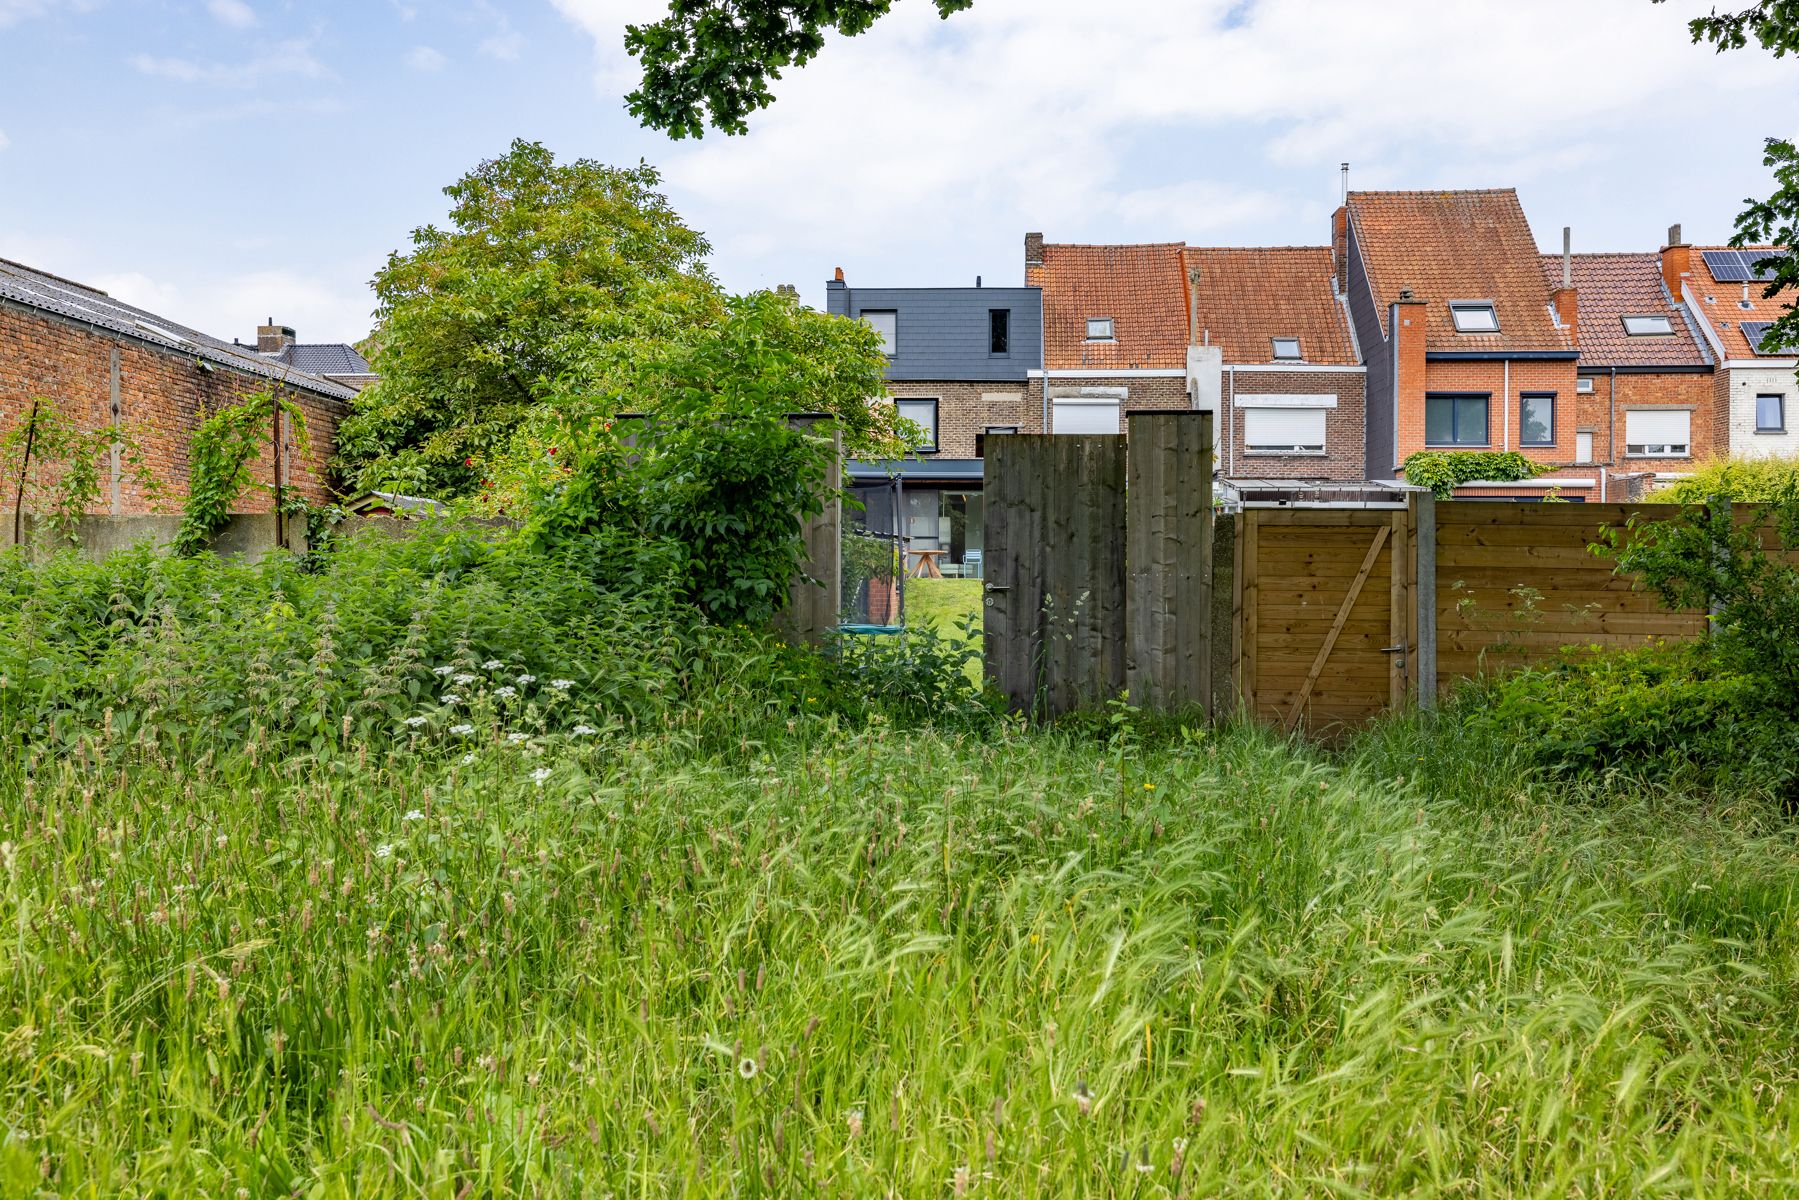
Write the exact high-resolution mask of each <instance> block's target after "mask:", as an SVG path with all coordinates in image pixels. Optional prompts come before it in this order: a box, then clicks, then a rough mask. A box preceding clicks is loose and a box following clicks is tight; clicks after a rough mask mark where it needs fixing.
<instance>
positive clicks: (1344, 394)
mask: <svg viewBox="0 0 1799 1200" xmlns="http://www.w3.org/2000/svg"><path fill="white" fill-rule="evenodd" d="M1226 374H1227V378H1228V379H1229V380H1231V382H1228V383H1226V385H1225V397H1224V408H1225V411H1226V412H1227V413H1228V414H1229V425H1230V439H1231V440H1230V445H1229V446H1228V447H1226V446H1224V445H1220V446H1219V448H1218V467H1219V470H1220V471H1221V472H1224V473H1225V475H1226V476H1227V477H1228V478H1232V479H1256V478H1263V479H1268V478H1281V479H1332V480H1361V479H1365V478H1367V454H1366V449H1365V445H1364V441H1365V438H1366V433H1367V425H1366V407H1367V406H1366V400H1365V394H1364V392H1365V387H1366V384H1367V376H1366V375H1364V374H1362V373H1361V372H1360V371H1343V372H1335V371H1332V372H1328V373H1327V372H1321V371H1291V372H1287V371H1280V372H1275V371H1238V372H1227V373H1226ZM1282 394H1286V395H1304V396H1319V395H1331V396H1335V397H1336V398H1337V407H1335V408H1333V409H1329V410H1327V412H1326V414H1325V420H1324V454H1323V456H1318V455H1305V456H1297V455H1295V456H1288V455H1280V454H1251V453H1249V449H1248V447H1247V446H1246V445H1245V443H1244V424H1245V422H1244V416H1243V406H1242V404H1241V403H1240V402H1241V400H1242V399H1243V398H1245V397H1250V396H1256V395H1263V396H1266V395H1282ZM1220 441H1221V442H1222V435H1221V436H1220Z"/></svg>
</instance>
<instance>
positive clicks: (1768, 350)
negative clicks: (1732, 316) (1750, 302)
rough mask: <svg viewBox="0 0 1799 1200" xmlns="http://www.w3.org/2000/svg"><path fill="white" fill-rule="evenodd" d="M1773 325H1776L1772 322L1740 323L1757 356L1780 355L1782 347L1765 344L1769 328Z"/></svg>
mask: <svg viewBox="0 0 1799 1200" xmlns="http://www.w3.org/2000/svg"><path fill="white" fill-rule="evenodd" d="M1772 324H1774V322H1772V321H1742V322H1740V323H1739V327H1740V328H1741V329H1742V331H1743V336H1744V337H1746V338H1748V339H1749V346H1750V348H1751V349H1753V350H1754V351H1755V352H1756V353H1757V354H1779V353H1780V347H1778V346H1773V345H1767V344H1765V339H1766V338H1767V336H1768V327H1769V326H1770V325H1772Z"/></svg>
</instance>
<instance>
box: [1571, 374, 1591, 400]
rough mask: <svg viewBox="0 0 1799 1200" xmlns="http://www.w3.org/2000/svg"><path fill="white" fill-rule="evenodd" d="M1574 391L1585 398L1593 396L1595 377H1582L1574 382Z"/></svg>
mask: <svg viewBox="0 0 1799 1200" xmlns="http://www.w3.org/2000/svg"><path fill="white" fill-rule="evenodd" d="M1574 390H1575V391H1577V392H1579V393H1580V394H1581V395H1583V396H1591V395H1592V394H1593V377H1592V376H1591V375H1582V376H1581V377H1580V378H1579V379H1576V380H1575V381H1574Z"/></svg>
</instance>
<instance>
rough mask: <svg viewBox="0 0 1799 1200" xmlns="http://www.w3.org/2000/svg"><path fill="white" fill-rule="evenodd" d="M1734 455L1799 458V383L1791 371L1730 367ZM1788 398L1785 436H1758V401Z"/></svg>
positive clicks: (1731, 449) (1770, 434)
mask: <svg viewBox="0 0 1799 1200" xmlns="http://www.w3.org/2000/svg"><path fill="white" fill-rule="evenodd" d="M1728 370H1729V373H1730V453H1731V455H1732V456H1733V457H1736V458H1787V457H1799V380H1796V379H1795V377H1794V373H1793V369H1792V368H1791V367H1730V368H1728ZM1773 394H1778V395H1782V396H1785V397H1786V427H1787V432H1785V433H1757V432H1755V398H1756V397H1757V396H1760V395H1773Z"/></svg>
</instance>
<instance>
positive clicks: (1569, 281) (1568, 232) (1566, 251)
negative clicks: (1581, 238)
mask: <svg viewBox="0 0 1799 1200" xmlns="http://www.w3.org/2000/svg"><path fill="white" fill-rule="evenodd" d="M1562 286H1563V287H1565V288H1569V287H1573V286H1574V227H1573V226H1572V225H1564V226H1562Z"/></svg>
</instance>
